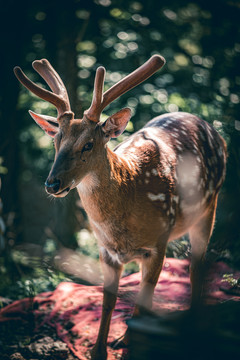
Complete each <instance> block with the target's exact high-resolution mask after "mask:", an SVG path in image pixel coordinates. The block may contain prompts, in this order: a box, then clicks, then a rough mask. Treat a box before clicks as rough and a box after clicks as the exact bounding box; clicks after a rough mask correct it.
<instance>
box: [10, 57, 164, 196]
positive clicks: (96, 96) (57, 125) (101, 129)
mask: <svg viewBox="0 0 240 360" xmlns="http://www.w3.org/2000/svg"><path fill="white" fill-rule="evenodd" d="M164 63H165V60H164V58H162V57H161V56H159V55H154V56H152V57H151V58H150V59H149V60H148V61H147V62H146V63H144V64H143V65H142V66H141V67H139V68H138V69H137V70H135V71H134V72H132V73H131V74H129V75H128V76H126V77H125V78H123V79H122V80H120V81H119V82H118V83H117V84H115V85H113V86H112V87H111V88H110V89H108V90H107V91H106V92H104V93H103V86H104V77H105V69H104V68H103V67H99V68H97V71H96V76H95V82H94V91H93V99H92V104H91V106H90V108H89V109H88V110H86V111H85V112H84V115H83V118H82V119H75V117H74V113H73V112H72V111H71V106H70V102H69V99H68V94H67V90H66V88H65V86H64V84H63V82H62V80H61V78H60V76H59V75H58V73H57V72H56V71H55V70H54V69H53V67H52V66H51V65H50V63H49V62H48V61H47V60H46V59H42V60H36V61H34V62H33V68H34V69H35V70H36V71H37V72H38V73H39V74H40V75H41V76H42V78H43V79H44V80H45V81H46V83H47V84H48V85H49V87H50V88H51V90H52V91H48V90H46V89H43V88H41V87H40V86H38V85H36V84H35V83H33V82H32V81H31V80H30V79H29V78H28V77H27V76H26V75H25V74H24V73H23V71H22V70H21V69H20V68H19V67H15V68H14V73H15V75H16V77H17V78H18V80H19V81H20V82H21V83H22V84H23V85H24V86H25V87H26V88H27V89H29V90H30V91H31V92H33V93H34V94H35V95H37V96H38V97H40V98H41V99H44V100H46V101H48V102H50V103H51V104H53V105H54V106H55V107H56V109H57V112H58V116H57V118H54V117H51V116H46V115H39V114H35V113H34V112H32V111H29V113H30V115H31V116H32V118H33V119H34V120H35V121H36V123H37V124H38V125H39V126H40V127H41V128H42V129H43V130H44V131H45V132H46V133H47V134H48V135H49V136H51V137H53V138H54V145H55V149H56V154H55V160H54V163H53V166H52V169H51V171H50V174H49V176H48V178H47V180H46V182H45V187H46V191H47V192H48V193H49V194H52V195H54V196H55V197H64V196H66V195H67V194H68V192H69V191H70V190H71V189H73V188H74V187H76V186H77V185H78V184H79V183H80V182H81V180H82V179H83V178H84V177H85V176H86V175H87V174H88V173H89V172H91V171H92V170H93V168H94V167H96V165H97V162H98V159H99V158H100V157H101V156H102V154H103V153H104V151H106V150H105V146H106V143H107V142H108V140H110V139H111V138H114V137H117V136H118V135H120V134H121V133H122V132H123V131H124V129H125V127H126V125H127V123H128V121H129V119H130V117H131V111H130V109H128V108H124V109H122V110H120V111H118V112H117V113H115V114H113V115H111V116H110V117H109V118H108V119H107V120H106V121H105V122H100V115H101V113H102V111H103V110H104V109H105V107H106V106H107V105H109V104H110V103H111V102H112V101H114V100H115V99H117V98H118V97H119V96H121V95H122V94H124V93H125V92H127V91H128V90H130V89H132V88H133V87H135V86H136V85H138V84H140V83H141V82H142V81H144V80H146V79H147V78H148V77H150V76H151V75H152V74H153V73H155V72H156V71H157V70H158V69H160V68H161V67H162V66H163V65H164Z"/></svg>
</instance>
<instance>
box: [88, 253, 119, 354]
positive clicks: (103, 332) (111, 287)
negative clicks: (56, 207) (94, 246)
mask: <svg viewBox="0 0 240 360" xmlns="http://www.w3.org/2000/svg"><path fill="white" fill-rule="evenodd" d="M100 261H101V266H102V271H103V276H104V292H103V305H102V317H101V323H100V328H99V331H98V337H97V341H96V344H95V345H94V347H93V348H92V350H91V359H92V360H105V359H106V358H107V337H108V332H109V327H110V321H111V317H112V312H113V310H114V308H115V304H116V300H117V291H118V285H119V279H120V277H121V273H122V265H120V264H119V263H114V262H113V261H112V259H111V258H110V257H109V255H108V254H107V252H104V251H103V252H102V253H100Z"/></svg>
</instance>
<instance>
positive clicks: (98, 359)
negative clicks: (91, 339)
mask: <svg viewBox="0 0 240 360" xmlns="http://www.w3.org/2000/svg"><path fill="white" fill-rule="evenodd" d="M90 354H91V360H106V359H107V350H106V348H104V349H103V348H101V349H100V348H99V347H97V348H95V346H94V347H93V348H92V350H91V351H90Z"/></svg>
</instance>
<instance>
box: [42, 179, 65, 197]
mask: <svg viewBox="0 0 240 360" xmlns="http://www.w3.org/2000/svg"><path fill="white" fill-rule="evenodd" d="M60 184H61V182H60V180H58V179H53V180H52V181H51V180H46V182H45V189H46V191H47V193H49V194H56V193H57V192H58V191H59V189H60Z"/></svg>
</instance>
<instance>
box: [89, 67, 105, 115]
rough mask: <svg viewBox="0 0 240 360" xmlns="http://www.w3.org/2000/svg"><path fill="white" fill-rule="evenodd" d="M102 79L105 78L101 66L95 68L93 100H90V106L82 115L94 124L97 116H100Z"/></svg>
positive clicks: (103, 69)
mask: <svg viewBox="0 0 240 360" xmlns="http://www.w3.org/2000/svg"><path fill="white" fill-rule="evenodd" d="M104 77H105V68H104V67H103V66H100V67H98V68H97V71H96V75H95V81H94V90H93V99H92V103H91V106H90V108H89V109H88V110H86V111H85V112H84V115H85V116H86V117H87V118H88V119H89V120H91V121H94V122H98V121H99V116H100V114H101V104H102V97H103V86H104Z"/></svg>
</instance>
